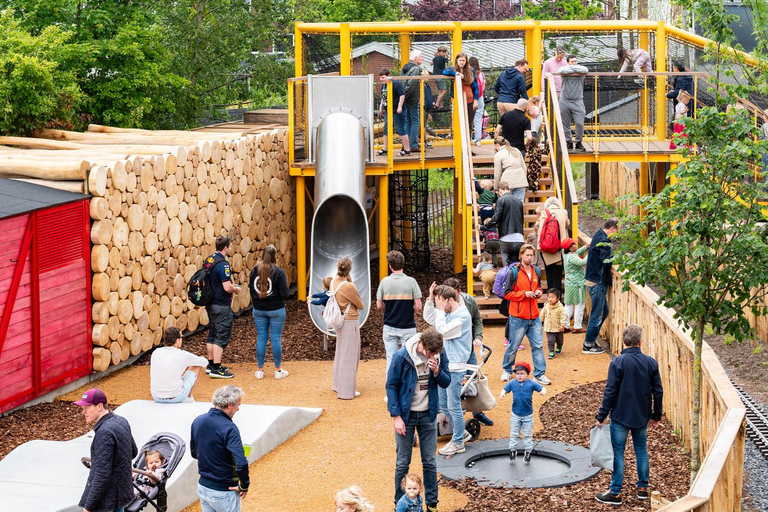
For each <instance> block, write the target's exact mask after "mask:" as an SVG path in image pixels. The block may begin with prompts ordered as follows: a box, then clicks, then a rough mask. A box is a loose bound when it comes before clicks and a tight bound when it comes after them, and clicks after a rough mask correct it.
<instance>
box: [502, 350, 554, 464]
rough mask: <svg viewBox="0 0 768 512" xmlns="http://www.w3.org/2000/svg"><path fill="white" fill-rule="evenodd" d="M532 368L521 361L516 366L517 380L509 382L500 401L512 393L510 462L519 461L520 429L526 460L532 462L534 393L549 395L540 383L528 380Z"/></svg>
mask: <svg viewBox="0 0 768 512" xmlns="http://www.w3.org/2000/svg"><path fill="white" fill-rule="evenodd" d="M530 373H531V366H530V365H529V364H528V363H525V362H522V361H520V362H519V363H517V365H515V369H514V374H515V379H514V380H511V381H509V382H507V384H506V385H505V386H504V389H502V390H501V394H500V395H499V400H501V399H502V398H504V396H505V395H506V394H507V393H512V416H511V417H510V419H509V460H511V461H515V460H517V444H518V442H519V441H520V429H521V428H522V431H523V443H524V444H525V455H524V460H525V462H526V463H528V462H531V452H532V451H533V392H534V391H538V392H539V393H541V394H542V396H543V395H546V394H547V390H546V389H544V387H542V386H541V385H540V384H539V383H538V382H534V381H532V380H529V379H528V375H529V374H530Z"/></svg>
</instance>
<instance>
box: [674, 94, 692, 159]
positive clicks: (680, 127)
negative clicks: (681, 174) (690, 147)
mask: <svg viewBox="0 0 768 512" xmlns="http://www.w3.org/2000/svg"><path fill="white" fill-rule="evenodd" d="M690 101H691V95H690V94H688V91H684V90H681V91H680V94H678V95H677V105H676V106H675V129H674V134H672V137H673V140H671V141H670V142H669V149H677V146H676V145H675V141H674V137H675V136H677V134H678V133H679V134H681V135H679V137H687V135H686V134H685V133H684V131H685V125H684V124H683V123H678V121H679V120H680V119H682V118H683V117H685V116H687V115H688V103H690Z"/></svg>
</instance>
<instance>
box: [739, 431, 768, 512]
mask: <svg viewBox="0 0 768 512" xmlns="http://www.w3.org/2000/svg"><path fill="white" fill-rule="evenodd" d="M765 482H768V461H766V460H765V459H764V458H763V456H762V455H760V452H759V451H758V450H757V447H756V446H755V444H754V443H753V442H752V441H750V440H749V439H747V440H746V442H745V443H744V498H743V499H742V505H743V506H744V510H745V511H746V512H750V511H752V512H757V511H766V510H768V486H766V485H765Z"/></svg>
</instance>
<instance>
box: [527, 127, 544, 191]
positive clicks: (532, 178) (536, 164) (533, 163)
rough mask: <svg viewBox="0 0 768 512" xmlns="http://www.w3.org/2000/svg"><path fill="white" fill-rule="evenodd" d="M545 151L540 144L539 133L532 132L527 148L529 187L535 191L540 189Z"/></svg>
mask: <svg viewBox="0 0 768 512" xmlns="http://www.w3.org/2000/svg"><path fill="white" fill-rule="evenodd" d="M543 152H544V150H543V149H542V147H541V145H540V144H539V135H538V134H536V133H534V134H531V141H530V142H529V143H528V145H527V146H526V149H525V156H526V158H527V159H528V188H529V189H530V190H532V191H534V192H536V191H537V190H539V178H540V177H541V155H542V153H543Z"/></svg>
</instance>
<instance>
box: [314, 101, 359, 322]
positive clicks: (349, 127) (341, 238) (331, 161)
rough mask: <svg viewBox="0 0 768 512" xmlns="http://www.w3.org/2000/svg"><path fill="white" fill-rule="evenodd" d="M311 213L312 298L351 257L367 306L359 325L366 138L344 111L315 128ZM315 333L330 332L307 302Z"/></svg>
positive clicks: (355, 119)
mask: <svg viewBox="0 0 768 512" xmlns="http://www.w3.org/2000/svg"><path fill="white" fill-rule="evenodd" d="M315 204H316V205H317V206H316V208H315V215H314V217H313V218H312V241H311V252H310V258H311V260H310V264H309V265H310V266H309V268H310V275H309V293H310V295H312V294H314V293H317V292H321V291H323V279H324V278H325V277H327V276H333V275H336V263H337V262H338V261H339V258H341V257H342V256H349V257H350V258H352V281H353V282H354V283H355V286H357V289H358V291H359V292H360V297H362V299H363V303H364V304H365V307H364V308H363V310H362V311H360V325H361V326H362V325H363V324H364V323H365V320H366V319H367V318H368V313H369V312H370V310H371V260H370V255H369V238H368V221H367V218H366V215H365V206H364V205H365V134H364V131H363V125H362V123H361V122H360V119H358V117H356V116H355V115H353V114H351V113H349V112H346V111H337V112H333V113H330V114H328V115H326V116H325V117H324V118H323V120H322V121H321V122H320V124H319V126H318V128H317V159H316V164H315ZM308 304H309V314H310V316H311V317H312V321H313V322H314V324H315V326H317V328H318V329H320V330H321V331H323V332H324V333H325V334H329V335H334V333H333V332H332V331H329V330H328V326H327V325H326V323H325V320H324V319H323V315H322V309H323V308H321V307H319V306H313V305H312V304H311V303H309V302H308Z"/></svg>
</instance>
